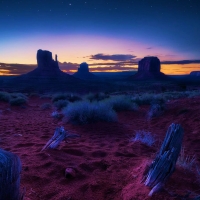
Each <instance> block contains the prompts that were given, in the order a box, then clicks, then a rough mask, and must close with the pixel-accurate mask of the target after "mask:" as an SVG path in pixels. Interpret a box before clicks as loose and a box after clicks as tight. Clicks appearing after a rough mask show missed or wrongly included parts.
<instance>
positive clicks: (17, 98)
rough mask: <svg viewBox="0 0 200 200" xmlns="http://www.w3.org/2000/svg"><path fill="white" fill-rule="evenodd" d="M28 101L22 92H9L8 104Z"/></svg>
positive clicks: (19, 103)
mask: <svg viewBox="0 0 200 200" xmlns="http://www.w3.org/2000/svg"><path fill="white" fill-rule="evenodd" d="M27 102H28V97H27V96H26V95H24V94H22V93H10V101H9V103H10V105H11V106H21V105H24V104H26V103H27Z"/></svg>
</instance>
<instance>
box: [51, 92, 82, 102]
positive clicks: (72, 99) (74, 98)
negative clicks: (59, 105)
mask: <svg viewBox="0 0 200 200" xmlns="http://www.w3.org/2000/svg"><path fill="white" fill-rule="evenodd" d="M59 100H68V101H69V102H75V101H80V100H82V98H81V97H80V96H79V95H76V94H68V93H57V94H54V95H53V97H52V102H56V101H59Z"/></svg>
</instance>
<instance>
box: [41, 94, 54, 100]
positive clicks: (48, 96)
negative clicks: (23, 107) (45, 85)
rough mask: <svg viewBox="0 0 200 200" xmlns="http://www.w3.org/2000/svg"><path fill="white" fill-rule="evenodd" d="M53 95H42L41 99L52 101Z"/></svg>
mask: <svg viewBox="0 0 200 200" xmlns="http://www.w3.org/2000/svg"><path fill="white" fill-rule="evenodd" d="M51 98H52V95H51V94H42V95H40V99H51Z"/></svg>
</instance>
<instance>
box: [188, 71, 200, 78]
mask: <svg viewBox="0 0 200 200" xmlns="http://www.w3.org/2000/svg"><path fill="white" fill-rule="evenodd" d="M190 76H195V77H199V76H200V71H192V72H190Z"/></svg>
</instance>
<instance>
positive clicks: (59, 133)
mask: <svg viewBox="0 0 200 200" xmlns="http://www.w3.org/2000/svg"><path fill="white" fill-rule="evenodd" d="M76 137H80V136H79V135H77V134H69V133H67V132H66V131H65V129H64V128H63V127H60V128H59V127H57V128H56V130H55V132H54V135H53V137H52V138H51V139H50V140H49V141H48V142H47V143H46V145H45V146H44V147H43V148H42V150H41V151H44V150H45V149H48V148H51V149H55V148H57V147H58V145H59V144H60V143H61V142H62V141H63V140H66V139H68V138H76Z"/></svg>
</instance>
